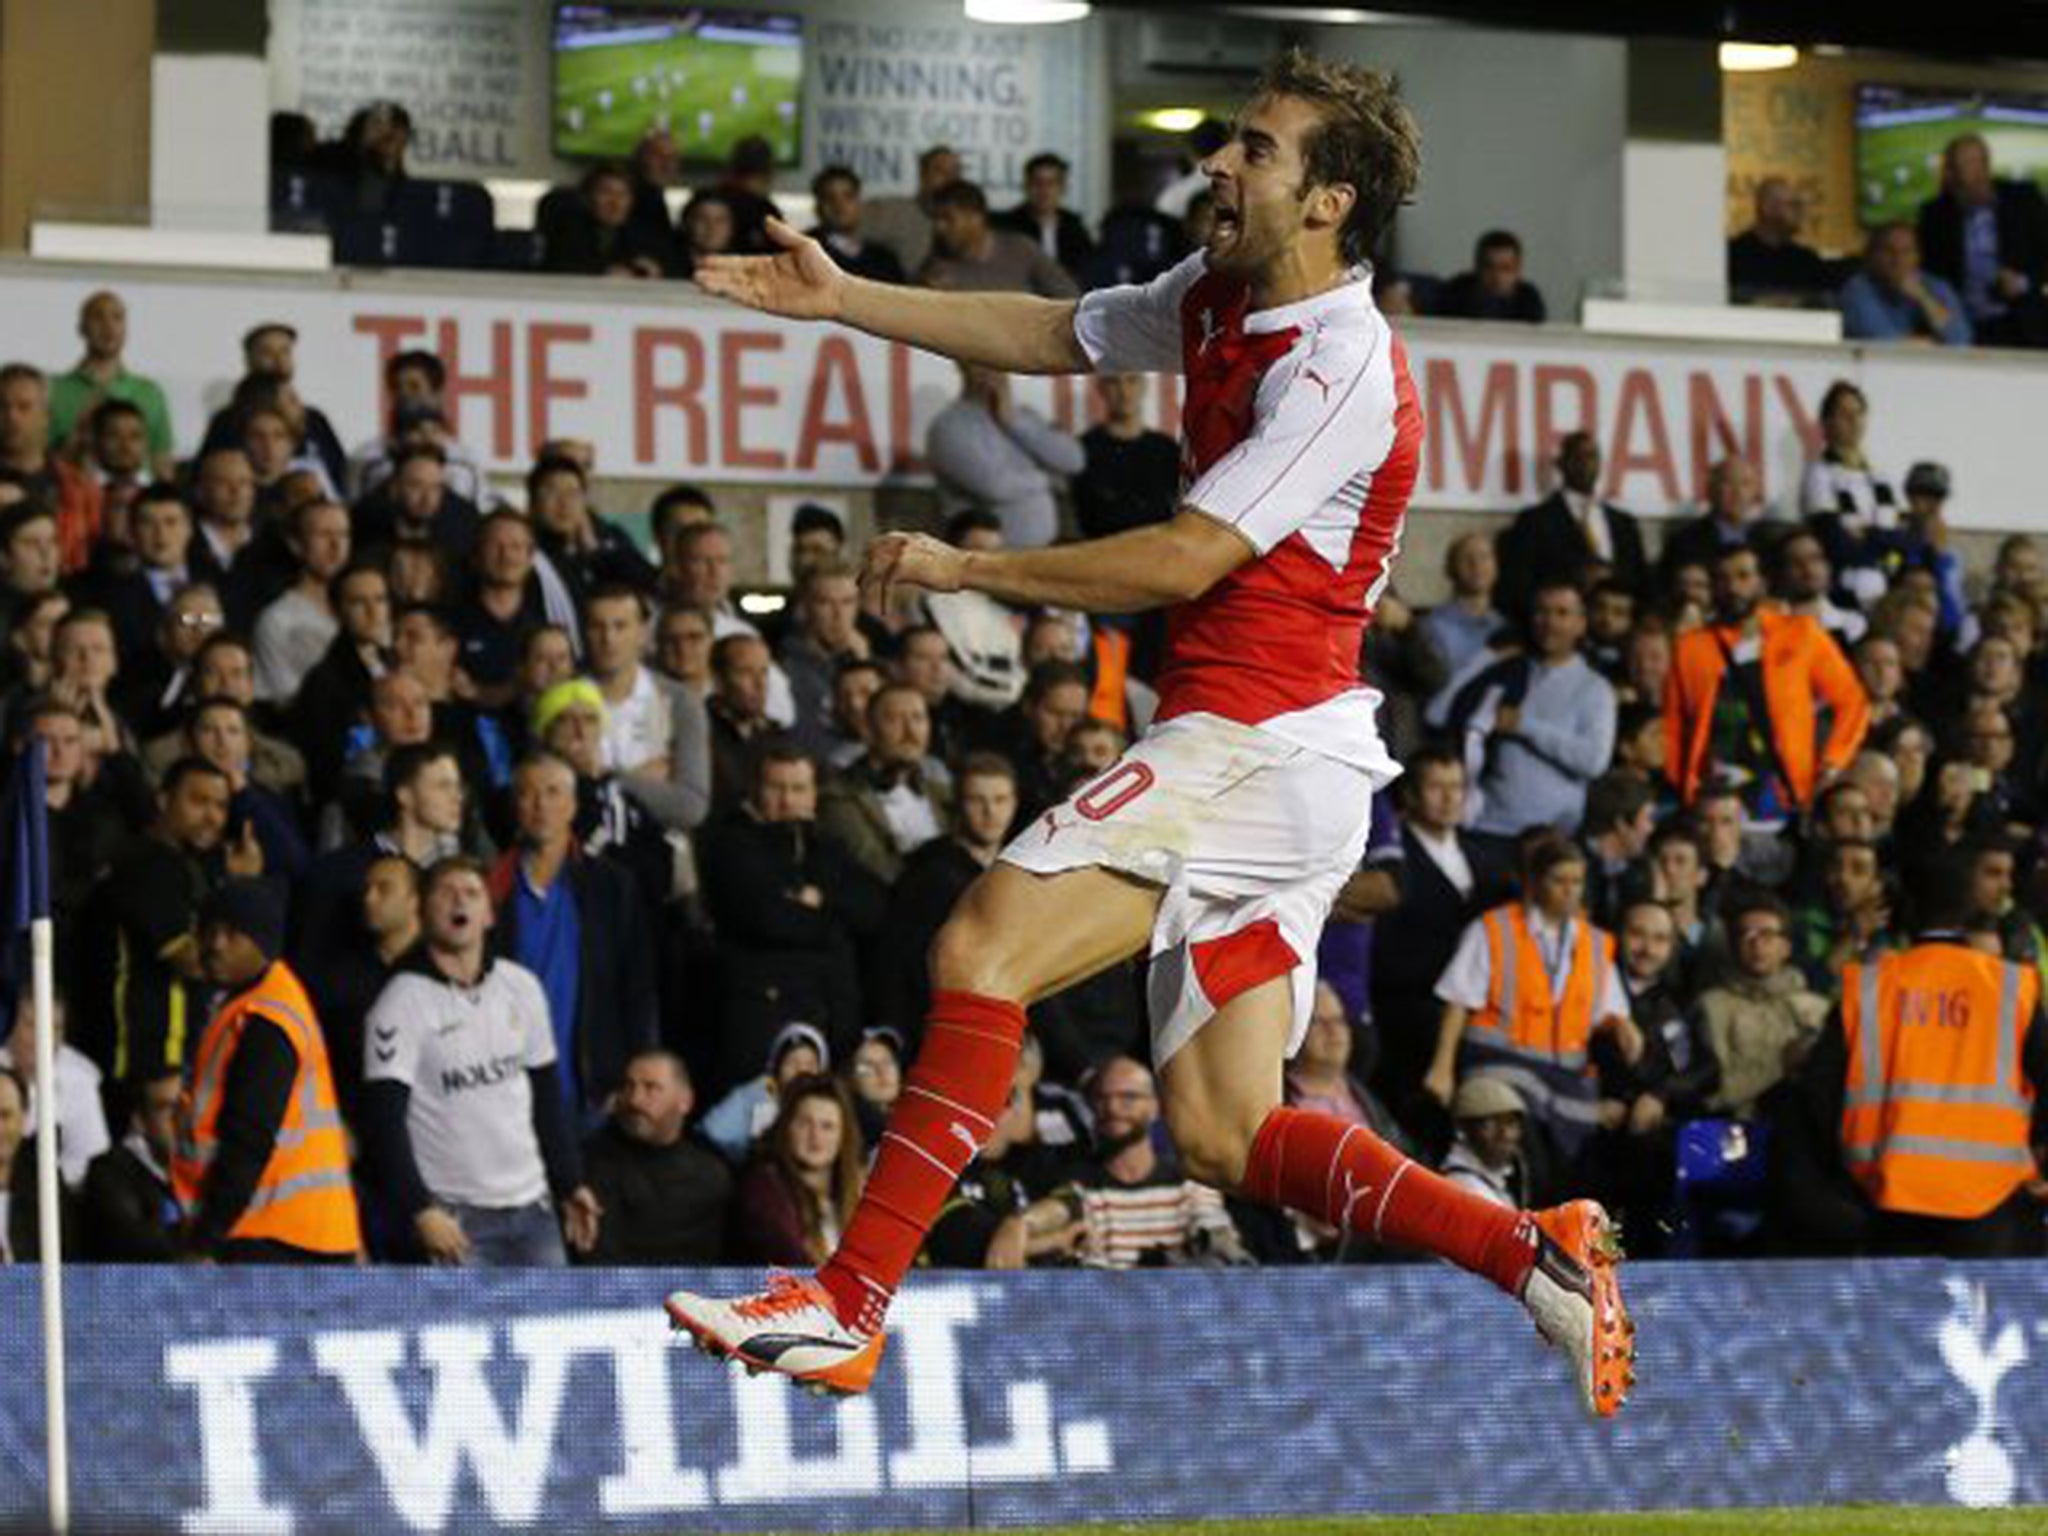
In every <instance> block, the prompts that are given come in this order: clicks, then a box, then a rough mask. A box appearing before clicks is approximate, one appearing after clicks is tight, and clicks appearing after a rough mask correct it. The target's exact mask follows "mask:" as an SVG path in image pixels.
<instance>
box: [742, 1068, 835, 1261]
mask: <svg viewBox="0 0 2048 1536" xmlns="http://www.w3.org/2000/svg"><path fill="white" fill-rule="evenodd" d="M780 1102H781V1108H780V1110H779V1112H778V1113H777V1114H776V1117H775V1124H774V1125H773V1126H772V1127H771V1128H770V1129H769V1132H768V1135H767V1137H766V1138H765V1139H764V1141H763V1143H762V1148H761V1151H760V1154H759V1155H758V1156H757V1157H756V1158H755V1159H754V1161H753V1164H752V1165H751V1166H750V1167H749V1168H748V1169H747V1171H746V1172H745V1173H744V1174H742V1175H741V1177H740V1184H739V1196H738V1199H737V1201H736V1202H735V1205H734V1210H735V1221H736V1228H735V1231H734V1233H733V1242H734V1249H735V1256H736V1257H737V1258H738V1259H739V1260H740V1261H741V1262H743V1263H749V1264H780V1265H788V1266H791V1267H798V1266H802V1265H809V1264H821V1263H823V1262H824V1261H825V1259H826V1257H827V1256H828V1255H829V1254H830V1253H831V1252H832V1250H833V1249H834V1248H835V1247H836V1246H837V1245H838V1242H839V1234H840V1233H841V1232H842V1231H843V1230H844V1229H845V1226H846V1221H847V1218H848V1217H850V1216H851V1215H852V1214H853V1208H854V1205H855V1204H856V1203H857V1202H858V1201H859V1199H860V1191H861V1185H862V1183H863V1182H864V1180H865V1177H866V1175H865V1172H864V1164H865V1159H864V1158H863V1156H862V1153H861V1144H860V1132H859V1129H858V1127H857V1126H856V1125H855V1123H854V1122H855V1112H854V1107H853V1100H852V1096H851V1095H849V1094H848V1093H847V1091H846V1086H845V1084H843V1083H841V1082H840V1081H838V1079H836V1078H832V1077H825V1076H822V1075H820V1076H811V1077H800V1078H798V1079H796V1080H795V1081H794V1082H792V1083H790V1084H789V1085H788V1087H787V1088H785V1089H784V1090H783V1093H782V1098H781V1101H780Z"/></svg>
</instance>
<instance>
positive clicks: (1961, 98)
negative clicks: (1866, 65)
mask: <svg viewBox="0 0 2048 1536" xmlns="http://www.w3.org/2000/svg"><path fill="white" fill-rule="evenodd" d="M1965 133H1975V134H1981V135H1983V138H1984V142H1985V143H1987V144H1989V145H1990V146H1991V164H1992V167H1993V168H1994V170H1995V171H1996V173H1997V174H1998V175H2000V176H2009V177H2021V176H2027V177H2032V178H2033V179H2034V180H2035V181H2037V182H2039V183H2041V184H2042V186H2043V187H2044V188H2048V95H2033V94H2029V93H2027V92H2023V91H1964V90H1931V89H1921V88H1914V87H1907V86H1895V85H1860V86H1858V87H1857V88H1856V211H1857V215H1858V217H1859V218H1860V219H1861V220H1862V223H1863V227H1864V228H1865V229H1870V228H1872V227H1874V226H1876V225H1879V224H1887V223H1890V222H1891V221H1892V220H1894V219H1912V218H1914V217H1915V216H1916V215H1917V214H1918V213H1919V211H1920V205H1921V203H1923V202H1925V201H1926V200H1927V199H1928V198H1930V197H1933V196H1934V195H1935V194H1936V193H1937V192H1939V191H1940V190H1941V152H1942V150H1943V149H1944V148H1945V147H1946V146H1947V145H1948V143H1949V141H1950V140H1951V139H1954V138H1956V137H1958V136H1959V135H1961V134H1965Z"/></svg>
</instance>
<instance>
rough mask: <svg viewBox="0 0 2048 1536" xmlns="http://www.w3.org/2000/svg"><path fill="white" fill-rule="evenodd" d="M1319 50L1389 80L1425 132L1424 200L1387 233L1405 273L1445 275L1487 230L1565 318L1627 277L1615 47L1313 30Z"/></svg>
mask: <svg viewBox="0 0 2048 1536" xmlns="http://www.w3.org/2000/svg"><path fill="white" fill-rule="evenodd" d="M1314 46H1315V47H1316V49H1317V50H1318V51H1319V52H1321V53H1324V54H1326V55H1328V56H1330V57H1333V58H1343V59H1355V60H1357V61H1359V62H1362V63H1368V64H1372V65H1375V66H1376V67H1378V68H1381V69H1391V70H1393V71H1394V73H1395V74H1396V75H1397V76H1399V78H1400V81H1401V86H1402V93H1403V95H1404V96H1405V97H1406V98H1407V100H1408V103H1409V105H1410V106H1411V108H1413V110H1414V112H1415V115H1416V117H1417V118H1418V119H1419V120H1420V122H1421V124H1422V145H1423V149H1422V155H1423V158H1422V189H1421V194H1420V196H1419V197H1418V198H1417V199H1416V201H1415V205H1414V206H1413V207H1411V208H1408V209H1405V210H1404V211H1403V212H1402V214H1401V217H1400V220H1399V222H1398V223H1397V224H1396V225H1395V256H1396V260H1397V261H1398V263H1399V264H1400V265H1401V266H1402V267H1404V268H1406V269H1409V270H1413V271H1418V272H1428V273H1432V274H1435V275H1438V276H1443V277H1448V276H1450V275H1451V274H1453V273H1455V272H1461V271H1463V270H1464V269H1465V268H1466V267H1467V266H1469V265H1470V263H1471V259H1472V244H1473V242H1474V241H1475V240H1476V239H1477V238H1478V237H1479V235H1480V234H1481V233H1482V232H1483V231H1485V230H1488V229H1492V228H1496V227H1499V228H1505V229H1511V230H1513V231H1514V232H1515V233H1516V234H1517V235H1519V236H1521V239H1522V246H1523V251H1524V255H1525V258H1526V263H1527V270H1528V275H1529V278H1530V280H1531V281H1533V282H1534V283H1535V284H1536V285H1537V286H1538V287H1539V288H1541V289H1542V290H1543V296H1544V299H1545V300H1546V301H1547V302H1548V304H1549V306H1550V313H1551V317H1552V318H1553V319H1560V320H1569V319H1573V318H1576V316H1577V313H1578V302H1579V298H1580V295H1581V294H1582V292H1583V291H1584V290H1585V288H1586V286H1587V285H1588V284H1593V283H1608V282H1612V281H1613V280H1614V279H1616V278H1618V277H1619V276H1620V275H1621V273H1622V270H1623V257H1622V146H1623V144H1624V142H1625V140H1626V137H1627V130H1628V48H1627V44H1626V43H1625V42H1623V41H1622V40H1621V39H1619V38H1594V37H1574V36H1564V35H1558V34H1555V33H1533V32H1491V31H1477V30H1473V29H1469V28H1453V27H1429V26H1377V25H1366V26H1344V27H1319V28H1317V29H1316V30H1315V34H1314Z"/></svg>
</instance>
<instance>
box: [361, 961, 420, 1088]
mask: <svg viewBox="0 0 2048 1536" xmlns="http://www.w3.org/2000/svg"><path fill="white" fill-rule="evenodd" d="M419 987H420V984H419V982H418V980H417V979H416V978H414V977H410V976H394V977H392V978H391V980H389V981H387V982H386V983H385V984H384V990H383V991H382V992H380V993H378V994H377V1001H376V1002H375V1003H374V1004H373V1005H372V1006H371V1008H370V1017H369V1019H368V1020H367V1021H366V1027H365V1028H364V1030H363V1081H364V1082H366V1083H378V1082H384V1083H403V1084H405V1086H406V1087H408V1088H410V1087H412V1086H413V1083H414V1074H415V1071H416V1070H417V1068H418V1065H419V1056H420V1036H421V1035H422V1034H423V1033H424V1032H425V1031H426V1029H427V1027H428V1020H427V1018H426V1016H425V1014H424V1012H423V1011H422V1009H421V1007H420V1001H421V999H420V997H419Z"/></svg>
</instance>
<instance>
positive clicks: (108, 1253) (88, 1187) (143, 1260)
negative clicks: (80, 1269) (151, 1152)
mask: <svg viewBox="0 0 2048 1536" xmlns="http://www.w3.org/2000/svg"><path fill="white" fill-rule="evenodd" d="M179 1219H180V1218H179V1213H178V1202H177V1198H176V1197H175V1196H174V1195H173V1194H172V1193H171V1184H170V1180H169V1179H167V1178H164V1177H162V1176H160V1175H159V1174H158V1173H157V1171H156V1170H155V1169H153V1168H151V1167H150V1166H149V1165H148V1164H147V1163H145V1162H144V1161H143V1160H142V1159H141V1158H140V1157H138V1156H137V1155H136V1154H135V1151H134V1149H133V1148H131V1147H130V1146H129V1145H128V1144H127V1143H126V1142H116V1143H115V1144H114V1145H113V1146H111V1147H109V1148H108V1149H107V1150H106V1151H104V1152H102V1153H101V1154H100V1155H99V1156H98V1157H96V1158H94V1159H93V1160H92V1166H91V1167H89V1168H87V1169H86V1170H85V1187H84V1189H83V1190H81V1191H80V1210H79V1226H80V1228H81V1230H82V1232H83V1235H84V1237H85V1256H86V1257H87V1258H89V1259H92V1260H93V1261H94V1262H96V1263H100V1264H169V1263H171V1262H172V1261H173V1260H174V1259H176V1258H177V1256H178V1244H177V1235H178V1223H179Z"/></svg>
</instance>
